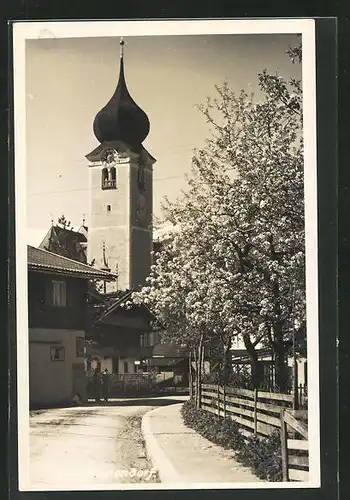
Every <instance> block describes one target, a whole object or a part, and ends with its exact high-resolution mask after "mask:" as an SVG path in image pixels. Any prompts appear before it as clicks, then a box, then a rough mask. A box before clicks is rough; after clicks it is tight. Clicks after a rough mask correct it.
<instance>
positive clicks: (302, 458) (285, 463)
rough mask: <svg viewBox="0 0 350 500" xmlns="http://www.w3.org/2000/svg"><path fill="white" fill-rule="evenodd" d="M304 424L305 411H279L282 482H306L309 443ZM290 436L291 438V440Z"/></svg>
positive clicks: (305, 419)
mask: <svg viewBox="0 0 350 500" xmlns="http://www.w3.org/2000/svg"><path fill="white" fill-rule="evenodd" d="M305 422H307V414H306V412H305V411H303V410H299V411H298V410H294V411H293V410H281V450H282V473H283V481H307V480H308V479H309V457H308V449H309V442H308V429H307V424H306V423H305ZM290 435H292V436H293V438H292V439H291V438H290V437H289V436H290ZM296 453H297V454H296Z"/></svg>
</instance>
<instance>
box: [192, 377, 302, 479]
mask: <svg viewBox="0 0 350 500" xmlns="http://www.w3.org/2000/svg"><path fill="white" fill-rule="evenodd" d="M294 404H295V398H294V395H292V394H281V393H274V392H265V391H257V390H255V391H251V390H248V389H240V388H234V387H225V386H218V385H213V384H203V385H202V388H201V392H200V406H201V408H203V409H204V410H206V411H209V412H210V413H214V414H215V415H218V416H219V417H223V418H231V419H232V420H234V421H236V422H237V423H238V424H240V426H241V427H242V430H243V432H244V433H248V434H251V433H254V434H257V435H261V436H263V437H266V436H270V435H271V434H272V433H273V432H275V431H278V432H280V436H281V449H282V469H283V480H284V481H307V479H308V466H309V459H308V429H307V410H294V409H293V405H294ZM291 450H294V452H291Z"/></svg>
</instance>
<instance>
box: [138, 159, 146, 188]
mask: <svg viewBox="0 0 350 500" xmlns="http://www.w3.org/2000/svg"><path fill="white" fill-rule="evenodd" d="M137 185H138V188H139V190H140V191H145V189H146V179H145V168H144V166H143V165H139V169H138V172H137Z"/></svg>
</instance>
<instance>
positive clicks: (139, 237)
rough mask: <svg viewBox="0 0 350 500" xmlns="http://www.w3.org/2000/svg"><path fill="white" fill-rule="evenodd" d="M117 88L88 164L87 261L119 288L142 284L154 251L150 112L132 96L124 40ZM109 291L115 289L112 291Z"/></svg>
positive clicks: (99, 121) (98, 123)
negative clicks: (113, 275) (148, 145)
mask: <svg viewBox="0 0 350 500" xmlns="http://www.w3.org/2000/svg"><path fill="white" fill-rule="evenodd" d="M120 44H121V50H120V72H119V81H118V84H117V87H116V90H115V92H114V94H113V96H112V97H111V99H110V100H109V101H108V103H107V104H106V105H105V106H104V107H103V108H102V109H101V111H99V112H98V113H97V115H96V117H95V120H94V124H93V130H94V134H95V136H96V138H97V140H98V141H99V143H100V144H99V146H98V147H97V148H96V149H94V150H93V151H92V152H91V153H89V154H88V155H86V158H87V160H88V161H89V188H90V190H89V196H90V223H89V229H88V262H94V265H95V266H96V267H99V268H104V269H109V270H110V271H111V272H112V273H116V274H118V285H114V286H115V287H116V286H117V287H118V289H119V290H130V289H132V288H137V287H138V286H140V285H142V284H144V282H145V278H146V277H147V276H148V275H149V271H150V265H151V251H152V197H153V193H152V175H153V164H154V163H155V161H156V160H155V159H154V158H153V157H152V156H151V155H150V154H149V153H148V152H147V151H146V149H145V148H144V147H143V145H142V143H143V141H144V140H145V138H146V137H147V135H148V133H149V130H150V123H149V120H148V117H147V115H146V113H145V112H144V111H143V110H142V109H141V108H140V107H139V106H138V105H137V104H136V103H135V101H134V100H133V99H132V97H131V96H130V94H129V91H128V89H127V86H126V81H125V76H124V55H123V44H124V42H123V41H121V42H120ZM108 291H114V290H113V289H109V290H108Z"/></svg>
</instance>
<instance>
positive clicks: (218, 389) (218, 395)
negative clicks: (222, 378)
mask: <svg viewBox="0 0 350 500" xmlns="http://www.w3.org/2000/svg"><path fill="white" fill-rule="evenodd" d="M217 397H218V417H220V385H219V383H218V388H217Z"/></svg>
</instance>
